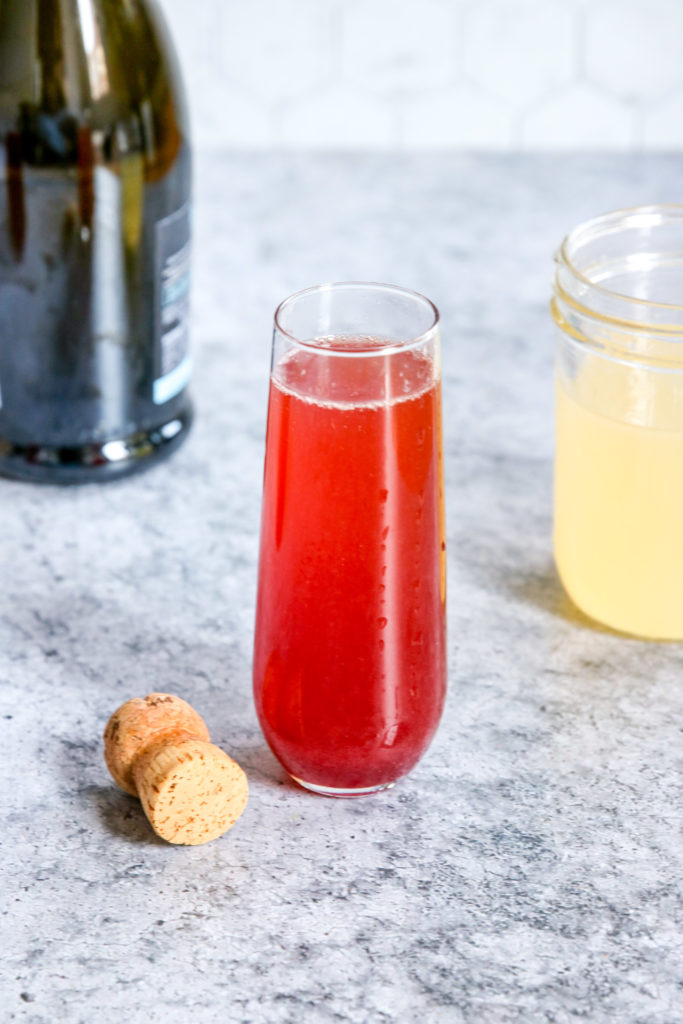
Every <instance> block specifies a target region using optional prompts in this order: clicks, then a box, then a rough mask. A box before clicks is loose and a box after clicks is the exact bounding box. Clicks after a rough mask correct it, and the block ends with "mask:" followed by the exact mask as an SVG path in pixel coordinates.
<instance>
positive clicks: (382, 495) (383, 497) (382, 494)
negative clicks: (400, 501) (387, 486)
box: [379, 490, 389, 504]
mask: <svg viewBox="0 0 683 1024" xmlns="http://www.w3.org/2000/svg"><path fill="white" fill-rule="evenodd" d="M388 497H389V491H385V490H381V491H380V492H379V500H380V501H381V502H382V504H384V502H385V501H386V500H387V498H388Z"/></svg>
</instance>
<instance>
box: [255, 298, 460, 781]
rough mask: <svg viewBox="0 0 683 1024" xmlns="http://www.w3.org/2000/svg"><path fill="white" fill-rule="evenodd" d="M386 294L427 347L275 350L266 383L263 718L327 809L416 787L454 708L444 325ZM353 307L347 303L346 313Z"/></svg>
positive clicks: (344, 343)
mask: <svg viewBox="0 0 683 1024" xmlns="http://www.w3.org/2000/svg"><path fill="white" fill-rule="evenodd" d="M335 287H338V288H341V289H344V288H345V289H350V290H351V292H353V291H354V290H356V291H362V292H366V291H367V288H366V287H364V286H350V285H349V286H335ZM367 287H371V286H367ZM374 287H375V288H377V289H379V291H380V297H382V295H381V293H382V291H383V289H381V288H380V287H379V286H374ZM388 290H389V291H390V292H391V293H392V295H394V294H396V293H397V294H398V296H399V298H400V299H401V300H402V301H403V302H406V303H416V302H418V301H419V303H421V304H423V305H424V307H427V309H428V311H429V314H430V316H431V319H430V320H429V321H428V322H427V324H426V325H425V326H424V327H423V330H422V332H421V334H420V336H419V337H418V340H417V342H413V341H412V340H411V338H408V340H407V341H405V342H403V341H401V340H399V341H396V340H394V339H395V337H396V328H395V327H394V330H393V331H392V332H391V334H389V335H388V336H386V335H385V336H383V337H381V336H379V334H378V332H377V330H375V331H373V333H372V334H361V333H357V334H351V333H343V334H341V333H325V334H324V335H318V336H316V337H314V338H313V339H312V340H308V341H306V342H304V343H290V340H289V339H288V338H287V337H285V338H284V339H283V343H282V344H279V345H278V344H277V337H276V347H275V353H274V361H273V369H272V375H271V385H270V399H269V412H268V429H267V438H266V461H265V475H264V495H263V516H262V529H261V553H260V567H259V590H258V605H257V623H256V641H255V657H254V687H255V699H256V708H257V711H258V715H259V719H260V722H261V726H262V728H263V731H264V733H265V736H266V738H267V740H268V742H269V744H270V746H271V748H272V750H273V752H274V753H275V755H276V756H277V757H278V759H279V760H280V762H281V763H282V764H283V766H284V767H285V768H286V770H287V771H288V772H289V773H290V775H292V777H293V778H294V779H296V780H297V781H298V782H300V783H301V784H303V785H304V786H306V787H308V788H310V789H314V790H316V791H319V792H323V793H328V794H331V795H356V794H358V793H363V792H369V791H372V790H375V789H382V788H385V787H386V786H388V785H390V784H391V783H393V782H394V781H395V780H396V779H398V778H400V777H401V776H403V775H405V774H406V773H407V772H409V771H410V770H411V769H412V768H413V767H414V765H415V764H416V763H417V761H418V760H419V758H420V757H421V755H422V754H423V753H424V751H425V749H426V748H427V746H428V744H429V742H430V740H431V739H432V736H433V735H434V732H435V730H436V727H437V725H438V722H439V718H440V716H441V712H442V707H443V701H444V696H445V685H446V654H445V540H444V517H443V494H442V454H441V406H440V382H439V365H438V349H437V345H438V338H437V334H436V319H435V311H434V309H433V307H432V306H431V304H428V303H427V300H424V299H421V297H416V296H414V295H413V294H412V293H403V292H401V291H400V290H397V289H388ZM318 291H322V289H320V290H318V289H313V290H311V292H309V293H304V296H307V297H308V301H309V302H310V301H311V299H312V297H313V296H314V295H315V293H317V292H318ZM297 298H298V297H296V296H295V297H294V299H293V300H289V301H290V302H295V301H296V300H297ZM351 298H354V296H353V294H352V295H349V294H348V292H347V293H346V294H343V295H342V296H341V299H343V300H344V302H343V303H342V305H344V308H346V304H348V302H349V299H351ZM341 299H340V301H341ZM284 305H285V309H284V312H285V313H286V312H287V310H286V304H284ZM420 312H422V314H423V316H424V314H425V313H426V312H427V310H426V309H424V308H423V306H422V305H420ZM279 315H280V317H281V318H282V316H283V312H282V309H281V311H279ZM363 323H364V320H363V318H360V317H359V326H360V327H362V325H363ZM373 326H374V327H375V328H376V327H378V326H379V324H373ZM330 327H331V328H332V329H333V331H334V328H335V323H334V317H331V318H330V321H329V323H327V324H326V328H327V330H329V328H330ZM277 333H278V332H277V330H276V336H277ZM422 334H424V335H426V337H425V338H423V337H422V336H421V335H422ZM399 338H400V335H399Z"/></svg>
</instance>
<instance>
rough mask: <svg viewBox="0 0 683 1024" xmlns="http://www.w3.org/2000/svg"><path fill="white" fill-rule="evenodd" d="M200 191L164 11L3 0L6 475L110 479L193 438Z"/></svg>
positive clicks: (0, 449)
mask: <svg viewBox="0 0 683 1024" xmlns="http://www.w3.org/2000/svg"><path fill="white" fill-rule="evenodd" d="M190 190H191V153H190V143H189V134H188V121H187V112H186V104H185V98H184V93H183V88H182V82H181V79H180V73H179V70H178V67H177V63H176V60H175V57H174V54H173V50H172V46H171V43H170V40H169V37H168V34H167V31H166V29H165V26H164V23H163V18H162V16H161V13H160V11H159V9H158V6H157V4H156V2H155V0H0V473H4V474H6V475H10V476H15V477H20V478H25V479H34V480H51V481H56V482H64V483H73V482H77V481H81V480H83V481H91V480H101V479H105V478H110V477H112V476H118V475H121V474H123V473H127V472H130V471H131V470H133V469H136V468H139V467H142V466H145V465H148V464H150V463H152V462H154V461H155V460H156V459H158V458H159V457H161V456H163V455H164V454H166V453H168V452H170V451H172V450H173V449H174V448H175V447H176V446H177V445H178V444H179V443H180V442H181V441H182V439H183V438H184V437H185V435H186V433H187V431H188V429H189V426H190V422H191V418H192V410H191V405H190V400H189V396H188V393H187V383H188V379H189V373H190V359H189V354H188V345H187V337H188V291H189V257H190Z"/></svg>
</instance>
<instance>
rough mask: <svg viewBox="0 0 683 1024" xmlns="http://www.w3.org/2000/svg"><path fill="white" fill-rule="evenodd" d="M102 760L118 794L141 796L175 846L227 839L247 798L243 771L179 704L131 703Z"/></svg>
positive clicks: (153, 698) (161, 700) (161, 697)
mask: <svg viewBox="0 0 683 1024" xmlns="http://www.w3.org/2000/svg"><path fill="white" fill-rule="evenodd" d="M104 757H105V761H106V762H107V767H108V768H109V771H110V772H111V774H112V777H113V778H114V781H115V782H116V783H117V785H118V786H120V787H121V789H123V790H125V791H126V793H130V794H131V795H132V796H138V797H139V798H140V801H141V803H142V806H143V809H144V811H145V814H146V815H147V817H148V819H149V821H150V824H151V825H152V828H153V829H154V831H155V832H156V833H157V835H159V836H161V837H162V839H166V840H168V842H170V843H178V844H183V845H186V846H198V845H200V844H201V843H207V842H209V840H211V839H216V838H217V837H218V836H220V835H222V834H223V833H224V832H227V830H228V829H229V828H231V827H232V826H233V825H234V824H235V822H236V821H237V819H238V818H239V816H240V815H241V813H242V811H243V810H244V808H245V806H246V803H247V798H248V786H247V777H246V775H245V774H244V772H243V771H242V769H241V768H240V766H239V765H238V764H237V763H236V762H235V761H233V760H232V759H231V758H230V757H228V755H227V754H225V753H224V752H223V751H222V750H221V749H220V748H219V747H216V746H214V744H212V743H210V742H209V731H208V729H207V727H206V725H205V723H204V720H203V719H202V717H201V716H200V715H199V714H198V713H197V712H196V711H195V710H194V708H192V707H191V706H190V705H189V704H187V703H186V702H185V701H184V700H181V698H180V697H175V696H172V695H171V694H168V693H150V694H149V695H148V696H147V697H145V698H144V699H141V698H139V697H135V698H134V699H133V700H129V701H127V702H126V703H125V704H123V705H122V706H121V707H120V708H119V709H118V711H115V712H114V714H113V715H112V717H111V718H110V719H109V722H108V723H107V726H106V728H105V730H104Z"/></svg>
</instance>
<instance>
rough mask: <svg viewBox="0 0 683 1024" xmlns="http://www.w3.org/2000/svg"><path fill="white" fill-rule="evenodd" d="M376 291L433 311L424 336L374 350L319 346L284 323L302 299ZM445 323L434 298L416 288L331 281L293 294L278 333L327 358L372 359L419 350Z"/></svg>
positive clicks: (277, 318) (278, 314) (282, 308)
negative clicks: (288, 311) (331, 294)
mask: <svg viewBox="0 0 683 1024" xmlns="http://www.w3.org/2000/svg"><path fill="white" fill-rule="evenodd" d="M352 290H357V291H362V290H365V291H368V292H372V291H376V292H385V293H388V294H390V293H393V294H394V295H399V296H402V297H403V298H405V299H409V300H412V301H414V302H416V304H419V305H421V306H423V307H424V308H426V309H427V310H429V311H430V312H431V317H432V320H431V323H430V324H429V326H428V327H427V328H426V330H424V331H422V332H421V333H420V334H418V335H415V336H414V337H411V338H403V339H397V340H388V341H387V342H386V343H384V342H382V343H380V344H378V345H376V346H373V347H372V348H366V349H356V350H353V349H348V348H335V347H334V346H329V345H328V346H325V345H322V344H319V343H316V339H303V338H298V337H297V336H296V335H295V334H292V332H291V331H289V330H288V329H287V328H286V327H284V326H283V324H282V316H283V314H284V313H285V312H286V311H287V309H289V308H290V307H291V306H293V305H294V304H295V303H296V302H298V301H299V300H301V299H302V298H304V297H306V296H309V295H314V294H315V293H316V292H317V293H320V294H322V293H323V292H333V291H334V292H343V291H352ZM440 321H441V315H440V313H439V310H438V308H437V307H436V305H435V304H434V303H433V302H432V300H431V299H429V298H427V296H426V295H423V294H422V292H418V291H415V289H413V288H404V287H403V286H402V285H397V284H386V283H384V282H381V281H328V282H326V283H324V284H314V285H310V286H309V287H308V288H301V289H300V290H299V291H296V292H292V294H291V295H288V296H287V298H285V299H283V300H282V302H281V303H280V304H279V306H278V307H277V309H276V310H275V315H274V324H275V330H276V331H277V332H278V333H279V334H281V335H282V336H283V337H285V338H287V339H288V340H289V341H290V342H292V343H293V344H294V345H298V346H299V347H300V348H303V349H306V350H307V351H314V352H320V353H321V354H323V355H327V356H338V357H342V358H346V359H348V358H354V359H359V358H368V357H373V356H375V357H376V356H385V355H390V354H391V353H393V352H405V351H406V350H410V349H412V348H416V347H418V346H419V345H423V344H424V343H425V342H427V341H429V340H430V338H431V337H433V336H434V335H435V334H436V333H437V331H438V329H439V323H440Z"/></svg>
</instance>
